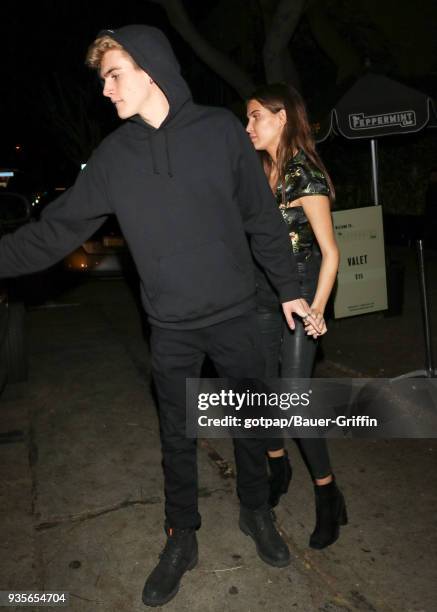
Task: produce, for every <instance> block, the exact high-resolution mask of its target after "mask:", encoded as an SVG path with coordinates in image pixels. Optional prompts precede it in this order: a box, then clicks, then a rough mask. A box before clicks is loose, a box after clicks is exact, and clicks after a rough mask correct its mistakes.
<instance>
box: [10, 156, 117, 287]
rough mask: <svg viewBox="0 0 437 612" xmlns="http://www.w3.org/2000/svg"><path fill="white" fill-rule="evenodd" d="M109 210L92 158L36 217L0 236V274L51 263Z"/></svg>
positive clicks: (101, 175) (102, 181)
mask: <svg viewBox="0 0 437 612" xmlns="http://www.w3.org/2000/svg"><path fill="white" fill-rule="evenodd" d="M111 212H112V210H111V209H110V207H109V199H108V198H107V197H106V180H105V175H104V172H103V169H101V168H100V167H99V162H98V161H96V160H95V159H93V158H92V159H91V160H90V162H89V163H88V164H87V166H86V168H85V169H84V170H82V171H81V172H80V174H79V176H78V178H77V180H76V182H75V184H74V186H73V187H71V188H70V189H69V190H68V191H66V192H64V193H63V194H62V195H61V196H60V197H59V198H57V200H55V201H54V202H52V203H51V204H49V205H48V206H47V208H46V209H45V211H44V212H43V214H42V215H41V219H40V221H38V222H37V223H28V224H27V225H24V226H23V227H20V228H19V229H18V230H17V231H16V232H14V233H12V234H7V235H6V236H3V237H2V238H1V239H0V278H9V277H14V276H20V275H22V274H30V273H32V272H37V271H39V270H44V269H45V268H48V267H49V266H51V265H53V264H55V263H56V262H58V261H60V260H61V259H62V258H63V257H65V256H66V255H68V254H69V253H71V252H72V251H73V250H74V249H75V248H77V247H78V246H79V245H81V244H82V243H83V242H84V241H85V240H86V239H87V238H89V236H91V235H92V234H93V233H94V232H95V231H96V230H97V229H98V228H99V227H100V226H101V225H102V224H103V222H104V221H105V219H106V217H107V215H108V214H110V213H111Z"/></svg>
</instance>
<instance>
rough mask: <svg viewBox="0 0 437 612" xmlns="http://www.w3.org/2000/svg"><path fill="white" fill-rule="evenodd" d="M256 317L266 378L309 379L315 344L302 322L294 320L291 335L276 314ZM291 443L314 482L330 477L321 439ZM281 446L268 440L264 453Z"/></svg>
mask: <svg viewBox="0 0 437 612" xmlns="http://www.w3.org/2000/svg"><path fill="white" fill-rule="evenodd" d="M257 316H258V326H259V328H260V331H261V337H262V343H263V348H264V357H265V361H266V373H265V374H266V377H267V378H276V377H278V376H281V377H282V378H311V375H312V372H313V367H314V360H315V357H316V351H317V341H316V340H314V339H313V338H311V337H310V336H307V335H306V334H305V328H304V325H303V323H302V321H301V320H300V319H299V318H298V317H294V321H295V324H296V328H295V330H294V331H291V330H290V329H289V327H288V325H287V324H286V322H285V319H284V316H283V314H282V312H281V311H279V310H278V311H275V312H274V311H268V310H258V313H257ZM295 441H296V444H297V445H298V446H299V448H300V450H301V452H302V454H303V458H304V461H305V463H306V464H307V467H308V469H309V470H310V472H311V475H312V477H313V478H314V479H316V478H317V479H319V478H324V477H325V476H328V475H329V474H331V464H330V460H329V453H328V446H327V443H326V440H325V438H299V439H296V440H295ZM283 446H284V442H283V440H278V439H275V440H269V441H268V446H267V449H268V450H277V449H280V448H282V447H283Z"/></svg>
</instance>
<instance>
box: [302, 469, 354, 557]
mask: <svg viewBox="0 0 437 612" xmlns="http://www.w3.org/2000/svg"><path fill="white" fill-rule="evenodd" d="M314 492H315V496H316V527H315V529H314V531H313V533H312V534H311V537H310V546H311V548H317V549H319V550H320V549H322V548H326V546H329V545H330V544H333V543H334V542H335V541H336V540H337V539H338V536H339V534H340V525H347V512H346V504H345V502H344V497H343V493H342V492H341V491H340V490H339V489H338V487H337V485H336V484H335V480H333V481H332V482H330V483H329V484H327V485H321V486H319V485H314Z"/></svg>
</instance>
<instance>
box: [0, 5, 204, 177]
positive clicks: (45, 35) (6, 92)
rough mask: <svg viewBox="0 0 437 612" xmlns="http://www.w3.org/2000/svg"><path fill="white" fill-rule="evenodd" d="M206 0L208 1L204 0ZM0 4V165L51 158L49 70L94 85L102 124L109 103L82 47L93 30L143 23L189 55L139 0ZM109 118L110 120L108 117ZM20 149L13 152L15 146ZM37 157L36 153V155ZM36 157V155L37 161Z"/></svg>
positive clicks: (158, 14) (159, 14)
mask: <svg viewBox="0 0 437 612" xmlns="http://www.w3.org/2000/svg"><path fill="white" fill-rule="evenodd" d="M197 4H199V3H196V2H191V3H190V9H191V10H192V11H194V12H196V11H197V12H198V13H199V14H200V15H201V14H202V11H203V10H204V9H202V6H204V3H200V4H201V5H202V6H199V8H196V5H197ZM210 4H211V3H210ZM25 6H26V8H24V9H23V7H22V5H20V3H18V2H13V1H11V0H6V2H3V3H2V20H1V24H0V45H1V57H2V58H3V60H5V59H6V62H5V61H4V62H3V68H2V70H3V75H2V76H3V78H2V85H3V86H2V95H1V98H0V100H1V101H0V114H1V126H2V134H1V142H0V166H5V165H7V164H12V163H14V165H17V166H20V165H23V166H27V165H29V163H34V162H31V160H33V159H34V158H36V157H41V155H42V157H43V158H44V159H46V158H48V159H49V158H51V157H53V158H55V159H56V158H57V157H58V155H57V152H56V150H55V149H56V141H55V139H54V138H53V136H52V133H51V130H50V125H49V124H47V121H48V119H47V113H46V112H44V106H47V100H46V97H45V94H44V91H45V90H46V88H47V84H48V83H49V84H51V85H53V76H52V75H53V74H59V75H63V78H66V79H67V82H68V81H70V82H72V83H83V84H84V86H85V87H92V88H93V89H95V94H96V96H95V100H96V108H95V109H94V112H96V113H97V114H98V115H101V116H104V117H105V119H106V123H108V113H109V111H110V110H112V109H109V105H107V104H105V100H104V99H103V98H102V99H101V100H100V98H101V96H100V94H99V90H98V86H97V82H96V80H95V77H94V76H93V75H92V73H91V71H90V70H89V69H88V68H86V67H85V65H84V58H85V54H86V50H87V47H88V45H89V44H90V43H91V42H92V41H93V40H94V38H95V36H96V34H97V33H98V31H99V30H101V29H103V28H116V27H119V26H122V25H125V24H128V23H148V24H150V25H155V26H157V27H160V28H161V29H163V30H164V31H165V32H166V33H167V35H168V36H169V38H170V39H171V41H172V44H173V46H174V47H175V50H176V52H177V54H178V56H179V57H180V59H181V60H182V61H183V58H184V57H187V56H189V57H190V59H192V57H191V56H192V53H191V51H190V49H189V48H188V47H187V45H186V44H185V43H184V42H183V41H182V39H181V38H180V37H179V36H178V34H177V33H176V32H175V31H174V30H173V28H172V27H171V26H170V25H169V23H168V20H167V17H166V15H165V12H164V11H163V9H161V8H160V7H159V6H157V5H154V4H153V3H150V2H145V1H144V0H124V1H123V2H122V3H120V2H119V1H118V2H108V1H106V2H105V3H104V4H100V3H91V2H87V1H84V0H76V1H75V2H74V3H73V2H68V1H67V2H56V1H51V0H45V1H41V2H39V3H37V4H35V3H34V4H26V5H25ZM114 121H115V118H114ZM16 144H20V145H21V147H22V148H21V151H20V152H19V153H18V154H17V153H16V152H15V145H16ZM39 153H40V154H41V155H38V154H39ZM39 161H41V159H40V160H39Z"/></svg>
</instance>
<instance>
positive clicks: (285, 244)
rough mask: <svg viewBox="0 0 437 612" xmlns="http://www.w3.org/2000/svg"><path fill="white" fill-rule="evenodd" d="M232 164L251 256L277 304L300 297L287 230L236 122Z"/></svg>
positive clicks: (257, 159) (258, 166)
mask: <svg viewBox="0 0 437 612" xmlns="http://www.w3.org/2000/svg"><path fill="white" fill-rule="evenodd" d="M233 139H234V143H233V145H232V148H233V161H234V164H235V165H234V171H235V173H236V179H237V184H238V201H239V205H240V208H241V213H242V217H243V222H244V228H245V231H246V232H247V234H249V236H250V244H251V249H252V253H253V255H254V257H255V259H256V261H257V262H258V263H259V265H260V266H261V267H262V268H263V270H264V271H265V273H266V274H267V276H268V278H269V280H270V282H271V283H272V285H273V287H274V288H275V289H276V291H277V292H278V294H279V299H280V301H281V302H282V303H283V302H287V301H289V300H294V299H297V298H298V297H300V296H301V290H300V286H299V279H298V273H297V265H296V262H295V258H294V257H293V254H292V252H291V249H290V242H289V238H288V232H287V226H286V224H285V223H284V220H283V218H282V215H281V213H280V211H279V209H278V207H277V205H276V202H275V199H274V197H273V194H272V192H271V190H270V186H269V184H268V181H267V179H266V176H265V174H264V171H263V169H262V165H261V163H260V160H259V158H258V155H257V153H256V151H255V149H254V146H253V145H252V143H251V142H250V140H249V137H248V135H247V134H246V132H245V131H244V129H243V127H242V126H241V124H240V123H239V122H238V120H236V119H235V122H234V133H233Z"/></svg>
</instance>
